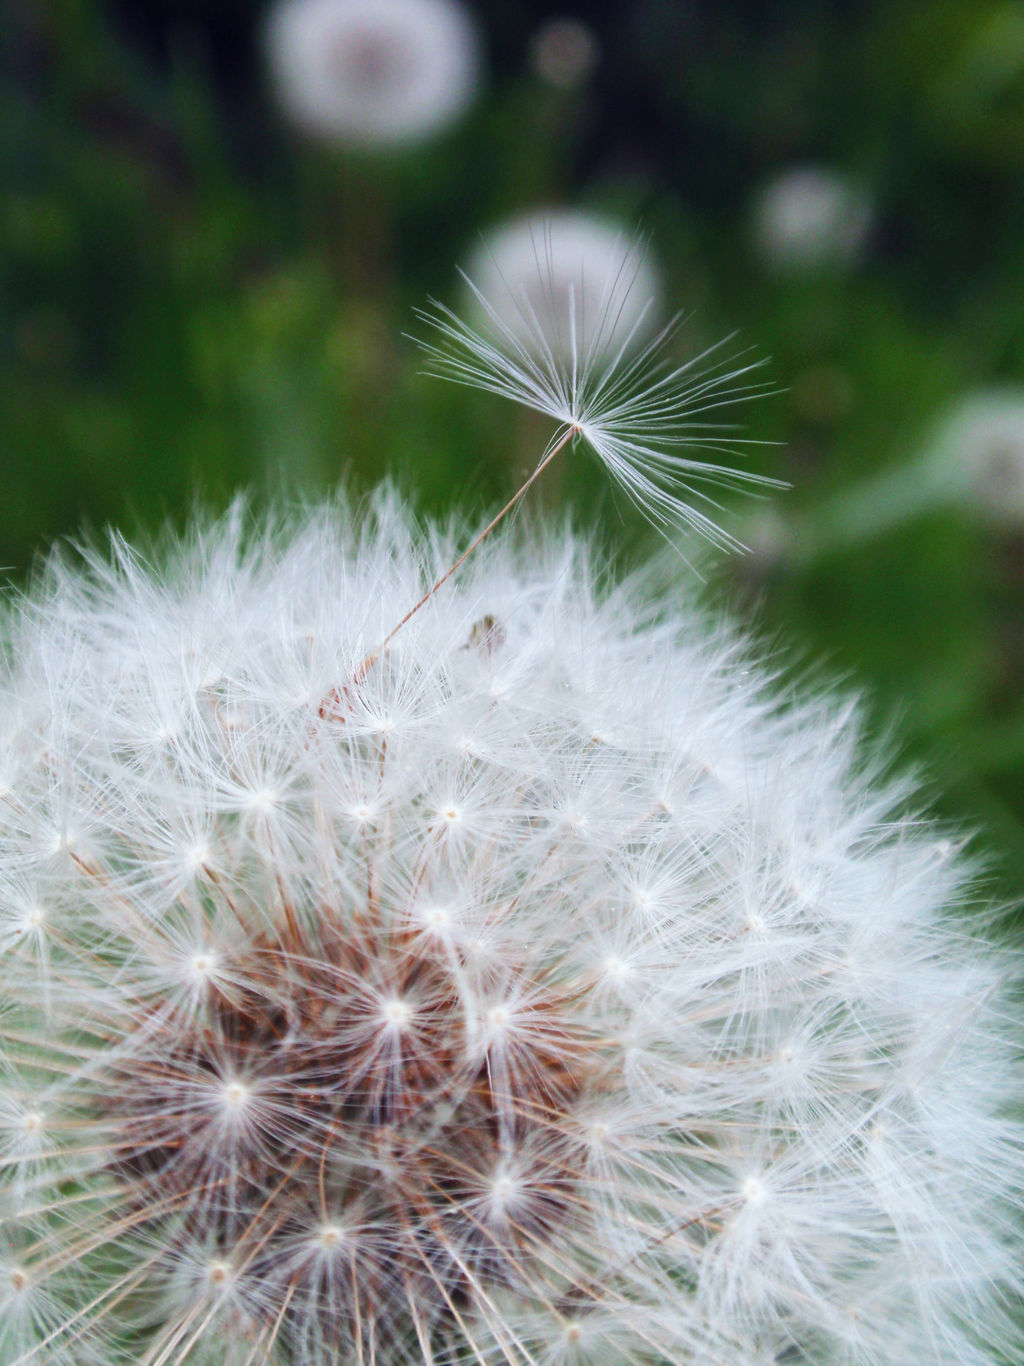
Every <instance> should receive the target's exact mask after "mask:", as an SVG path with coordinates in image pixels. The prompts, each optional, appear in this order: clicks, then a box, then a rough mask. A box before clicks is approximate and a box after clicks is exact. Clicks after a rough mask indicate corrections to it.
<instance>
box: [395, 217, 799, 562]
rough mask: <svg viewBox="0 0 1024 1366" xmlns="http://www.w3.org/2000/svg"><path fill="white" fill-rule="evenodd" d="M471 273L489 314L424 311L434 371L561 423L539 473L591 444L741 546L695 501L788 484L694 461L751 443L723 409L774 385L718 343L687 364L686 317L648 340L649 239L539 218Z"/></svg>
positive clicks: (488, 248)
mask: <svg viewBox="0 0 1024 1366" xmlns="http://www.w3.org/2000/svg"><path fill="white" fill-rule="evenodd" d="M462 277H463V280H464V282H465V284H466V286H467V288H468V290H469V293H470V296H471V300H472V303H473V305H474V311H475V313H476V315H477V318H476V319H472V320H469V321H467V320H465V319H463V318H461V317H460V316H459V315H458V314H456V313H455V312H453V311H452V310H451V309H450V308H448V307H447V306H446V305H444V304H440V303H436V302H435V303H434V305H433V309H432V310H431V311H427V312H423V313H421V314H420V317H421V319H422V320H423V321H424V322H426V323H427V324H428V325H429V326H430V327H431V328H432V329H433V330H434V333H435V335H436V337H437V340H436V341H433V342H428V341H421V342H420V345H421V346H422V348H423V350H424V351H425V352H426V353H427V355H428V356H429V358H430V363H431V368H432V369H433V371H434V373H436V374H439V375H441V376H443V377H445V378H447V379H451V380H455V381H456V382H458V383H461V384H468V385H471V386H473V387H476V388H480V389H485V390H488V391H489V392H491V393H495V394H499V395H501V396H502V397H504V398H509V399H512V400H513V401H514V402H516V403H519V404H521V405H523V406H524V407H526V408H530V409H532V410H533V411H535V412H539V413H542V414H544V415H545V416H547V417H550V418H551V419H552V420H553V421H555V422H557V423H559V424H560V426H559V430H558V431H557V432H556V434H555V435H554V436H553V438H552V441H551V444H550V446H549V447H548V450H547V451H546V452H545V454H544V456H543V457H542V460H541V463H540V465H539V466H538V470H537V471H536V472H535V475H534V477H536V473H539V471H540V470H541V469H543V468H544V467H545V466H546V464H547V463H548V462H549V461H550V460H551V459H552V458H553V457H554V456H555V455H556V454H558V453H559V452H560V451H561V450H562V449H563V448H564V447H565V446H566V445H567V444H568V443H569V442H570V441H572V442H573V444H576V443H579V442H581V441H582V442H583V443H584V444H585V445H586V446H587V447H588V448H589V449H590V450H591V451H592V452H593V453H594V454H595V455H596V456H597V458H598V460H599V461H600V462H601V464H602V465H604V467H605V468H606V469H607V470H608V471H609V473H610V474H611V475H612V476H613V478H614V480H615V481H616V483H617V484H618V485H619V486H620V487H621V488H622V489H623V490H624V492H625V493H626V495H627V496H628V497H629V498H630V500H631V501H632V502H633V503H635V504H636V506H637V507H638V508H639V509H640V511H641V512H642V513H643V515H644V516H645V517H647V518H648V519H649V520H650V521H651V522H653V523H654V524H655V525H658V526H660V527H662V528H665V529H668V528H671V527H677V528H678V527H683V528H687V529H689V530H695V531H699V532H700V533H701V534H703V535H704V536H706V537H708V539H710V540H712V541H714V542H716V543H718V544H720V545H735V544H736V542H735V541H734V539H733V538H732V537H731V536H730V535H728V533H726V532H725V531H723V530H722V528H721V527H719V526H718V525H717V524H716V522H715V520H714V518H713V517H712V516H710V515H708V513H706V512H705V511H704V510H703V509H702V508H701V507H699V506H696V504H698V503H704V504H705V505H706V506H710V507H712V508H715V507H717V504H716V502H715V500H714V498H713V497H712V496H711V495H709V494H708V493H707V492H705V491H702V490H701V488H700V486H701V485H719V486H731V485H736V484H740V485H744V484H746V485H752V484H761V485H767V486H776V487H777V486H778V481H776V480H772V479H767V478H764V477H762V476H759V475H752V474H749V473H747V472H744V471H741V470H736V469H734V468H731V467H726V466H722V465H718V464H713V463H710V462H708V461H706V460H703V459H697V458H695V457H696V455H697V454H698V453H701V452H727V453H729V454H734V453H735V451H736V449H737V448H738V447H740V446H742V445H743V444H744V441H743V439H741V438H737V437H735V436H730V435H729V432H728V428H727V427H725V426H724V425H723V424H722V422H721V421H720V420H718V419H717V416H716V413H717V410H718V409H720V408H722V407H724V406H726V405H728V404H730V403H734V402H736V401H743V400H746V399H749V398H751V397H753V396H754V395H755V394H758V393H761V392H763V390H764V387H765V386H763V385H758V384H756V383H754V382H751V380H750V379H749V376H750V374H751V372H752V371H754V370H756V369H757V367H758V364H759V362H749V363H746V364H742V365H739V366H736V365H735V363H734V359H735V358H733V359H732V360H729V359H724V360H723V359H721V358H720V351H721V347H720V346H713V347H711V348H709V349H708V350H706V351H704V352H702V353H701V354H699V355H696V356H692V357H690V358H689V359H687V360H685V361H683V362H682V363H678V362H677V361H675V360H673V359H671V358H670V357H669V352H668V342H669V340H670V338H671V337H672V336H673V335H674V334H675V333H676V331H677V330H678V328H679V324H680V321H681V319H680V318H679V317H676V318H674V319H672V320H671V321H670V322H669V323H668V324H667V325H666V326H665V327H663V328H662V329H661V330H660V331H658V332H657V333H656V335H655V336H654V337H653V338H650V335H649V334H650V331H651V323H652V321H653V320H652V314H653V313H654V312H655V311H656V295H655V293H654V283H653V277H652V276H651V273H650V267H649V264H648V260H647V253H646V251H645V248H644V245H643V244H642V243H640V242H638V241H636V240H635V239H632V238H629V237H624V236H623V235H622V234H621V233H619V232H616V231H614V230H613V229H611V228H609V227H607V226H606V225H604V224H600V223H597V222H595V221H594V220H591V219H588V218H584V217H581V216H579V215H576V214H564V215H556V216H554V217H537V218H531V219H528V220H525V221H524V222H522V223H519V224H516V225H513V226H512V227H510V228H508V229H507V230H505V231H504V232H502V233H500V234H498V235H497V236H496V237H494V238H492V239H491V240H490V241H489V242H486V243H485V244H484V248H483V249H482V251H481V252H480V253H479V255H478V257H477V258H476V263H475V267H474V268H473V269H472V270H471V271H470V272H462ZM684 452H689V453H688V454H684ZM531 482H532V480H531ZM524 487H529V485H528V484H527V485H526V486H524Z"/></svg>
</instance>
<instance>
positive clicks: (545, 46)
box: [530, 16, 601, 90]
mask: <svg viewBox="0 0 1024 1366" xmlns="http://www.w3.org/2000/svg"><path fill="white" fill-rule="evenodd" d="M600 56H601V49H600V45H599V44H598V41H597V35H596V34H595V33H594V30H593V29H592V28H590V27H589V26H588V25H587V24H585V23H583V21H582V20H580V19H571V18H569V17H567V16H566V17H561V18H554V19H548V20H547V21H546V22H545V23H543V24H542V25H541V26H540V28H539V29H538V30H537V32H536V33H535V34H534V35H533V37H532V38H531V40H530V65H531V67H532V68H533V70H534V71H535V72H536V74H537V75H538V76H539V77H540V78H541V80H542V81H545V82H546V83H547V84H548V85H552V86H555V87H556V88H557V89H559V90H576V89H578V88H579V87H580V86H582V85H585V84H586V82H587V81H588V80H589V79H590V77H591V76H592V75H593V74H594V69H595V68H596V66H597V64H598V62H599V60H600Z"/></svg>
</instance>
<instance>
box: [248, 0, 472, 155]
mask: <svg viewBox="0 0 1024 1366" xmlns="http://www.w3.org/2000/svg"><path fill="white" fill-rule="evenodd" d="M267 35H268V46H269V56H270V62H271V69H272V72H273V75H274V78H275V86H276V89H277V93H278V97H279V99H280V101H281V105H282V107H283V109H284V111H285V113H286V114H287V115H288V117H289V118H290V119H291V120H292V121H293V122H294V123H295V124H296V126H297V127H299V128H300V129H302V131H303V132H306V133H309V134H310V135H312V136H315V137H318V138H320V139H324V140H327V141H329V142H336V143H338V144H341V145H350V146H353V147H363V148H368V149H372V148H377V147H379V148H386V147H390V146H401V145H404V144H409V143H415V142H418V141H422V140H424V139H426V138H430V137H432V136H434V135H435V134H437V133H439V132H441V131H442V130H443V129H444V128H446V127H447V126H448V125H449V124H451V123H453V122H454V121H455V120H456V119H458V118H459V116H460V115H461V114H462V113H463V112H464V111H465V110H466V108H467V107H468V106H469V104H470V102H471V101H472V99H473V97H474V95H475V93H476V89H477V85H478V82H479V77H480V43H479V37H478V34H477V31H476V25H475V23H474V20H473V17H472V14H471V13H470V11H469V10H468V9H466V8H465V6H463V5H462V4H460V3H458V0H281V3H279V4H278V5H277V7H276V8H275V9H274V10H272V12H271V14H270V18H269V23H268V28H267Z"/></svg>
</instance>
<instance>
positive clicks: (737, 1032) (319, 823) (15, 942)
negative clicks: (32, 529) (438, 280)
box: [0, 319, 1024, 1366]
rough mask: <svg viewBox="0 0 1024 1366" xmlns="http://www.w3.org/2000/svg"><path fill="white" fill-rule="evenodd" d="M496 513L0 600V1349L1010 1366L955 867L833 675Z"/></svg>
mask: <svg viewBox="0 0 1024 1366" xmlns="http://www.w3.org/2000/svg"><path fill="white" fill-rule="evenodd" d="M444 325H445V326H450V327H451V328H452V330H453V332H454V336H455V339H465V338H466V337H467V336H468V334H467V333H465V331H464V330H460V329H461V328H462V325H461V324H457V323H456V322H454V321H451V320H450V319H448V321H447V322H445V324H444ZM474 335H475V334H474ZM473 345H474V346H476V347H479V346H480V345H482V343H480V342H479V341H478V340H474V341H473ZM493 354H494V355H495V356H496V355H497V353H496V352H494V353H493ZM491 359H492V353H491V352H490V351H485V352H483V353H482V355H481V359H480V362H479V363H480V365H481V366H486V365H489V364H491ZM467 363H468V362H467ZM495 364H496V362H495ZM630 364H631V363H630ZM509 365H510V367H511V368H510V370H509V372H508V376H507V377H502V375H501V374H500V373H499V372H498V371H497V370H495V371H493V372H488V371H486V369H485V371H484V375H485V378H487V377H489V376H490V377H493V379H494V383H493V385H491V387H499V385H500V384H507V386H508V388H509V389H510V390H511V391H513V392H514V393H518V388H517V386H519V387H521V386H522V380H521V378H520V375H521V374H527V375H529V374H530V373H531V372H528V371H526V370H525V361H524V359H523V355H521V354H519V353H516V356H515V359H514V361H510V362H509ZM627 370H628V366H627ZM536 373H537V374H539V375H543V374H545V373H547V374H550V373H553V372H551V371H548V372H544V371H538V372H536ZM629 373H632V374H633V375H634V376H637V375H639V374H640V373H642V372H640V371H630V372H629ZM681 373H682V375H683V376H684V377H685V376H686V374H687V373H688V372H686V371H685V370H684V371H683V372H681ZM463 378H467V379H468V378H470V375H469V374H468V373H465V372H464V373H463ZM531 382H532V381H531ZM614 382H615V377H614V375H613V376H612V377H611V379H609V380H608V381H607V386H612V385H613V384H614ZM685 382H688V381H686V380H685V378H684V383H685ZM651 383H652V384H653V385H655V386H656V385H657V383H658V381H656V380H654V381H651ZM607 386H606V387H607ZM660 392H661V396H660V397H659V398H658V399H657V400H656V402H657V403H658V404H661V405H662V406H664V404H665V403H666V402H667V401H668V400H667V397H666V395H667V393H668V390H667V389H663V390H661V391H660ZM603 401H607V398H606V395H605V400H603ZM634 401H635V402H636V403H641V405H642V401H641V400H640V399H636V400H634ZM626 403H627V399H626V398H623V399H622V400H621V404H620V409H621V410H625V406H626ZM543 410H544V411H546V410H547V409H546V408H545V409H543ZM644 411H645V410H644V409H643V407H642V406H641V407H640V408H639V416H640V418H641V419H642V418H643V414H644ZM563 420H564V421H565V422H567V423H569V424H570V425H569V426H568V432H567V435H566V436H565V437H564V438H562V440H563V442H564V441H565V440H568V439H569V437H570V436H571V434H572V432H573V431H574V430H575V427H576V425H577V423H578V422H582V421H583V420H584V419H583V418H582V415H581V414H577V415H576V416H575V417H572V416H571V415H570V417H568V418H566V419H563ZM614 420H616V419H615V418H614V415H612V416H609V410H608V408H607V407H605V408H603V409H602V410H601V416H600V421H601V422H602V423H605V424H607V423H609V422H613V421H614ZM588 439H590V438H588ZM498 520H499V519H496V522H495V524H492V528H491V529H490V530H489V532H488V534H486V535H484V536H478V537H477V538H476V542H475V544H476V545H477V547H478V548H477V550H476V552H475V553H474V554H473V555H472V556H470V557H469V558H468V559H466V556H465V554H464V555H462V556H460V557H459V559H458V560H457V559H456V558H455V556H456V553H457V547H458V546H461V545H463V544H465V537H464V535H463V534H462V533H461V531H460V529H459V528H458V527H454V528H451V527H450V528H442V527H438V526H433V525H423V524H418V523H416V522H415V521H414V519H413V518H412V517H411V515H410V514H409V512H408V510H407V509H406V508H404V507H403V505H402V503H401V501H400V500H399V499H398V498H397V497H396V495H394V494H393V493H392V492H389V491H388V490H387V489H385V490H383V491H382V492H380V493H379V494H378V495H377V496H376V498H375V499H374V500H373V501H372V502H371V503H370V504H368V505H366V506H360V507H352V506H349V505H347V504H345V503H344V502H340V501H339V502H337V503H334V504H331V505H329V506H326V507H321V508H313V509H308V510H305V511H299V512H296V513H294V514H292V515H290V516H279V517H277V518H271V519H267V520H265V521H263V522H253V523H252V524H250V520H249V519H248V518H247V516H246V514H245V512H244V509H243V508H241V507H236V508H235V509H234V510H233V511H232V512H231V513H230V515H228V516H227V517H226V518H225V519H223V520H222V521H220V522H215V523H211V524H208V525H206V526H205V527H198V528H196V529H194V530H193V531H192V532H191V533H190V534H189V535H188V537H186V538H185V539H183V540H181V541H177V542H175V541H167V542H166V543H165V544H164V545H163V546H162V547H158V548H157V549H156V550H154V551H153V552H152V553H151V554H150V555H148V556H147V557H143V556H142V555H140V554H138V553H134V552H132V551H131V550H130V549H128V548H127V547H126V546H125V545H124V544H123V543H121V542H120V541H118V540H116V539H115V540H114V541H113V542H112V545H111V547H110V550H109V552H103V551H86V552H84V554H83V556H82V557H81V558H80V560H78V561H71V560H70V559H68V558H66V557H60V556H55V557H54V558H53V559H52V560H51V562H50V564H49V566H48V568H47V570H46V572H45V574H44V575H42V576H41V578H40V579H39V580H38V582H37V583H36V584H35V586H34V587H33V588H31V589H30V590H29V591H28V592H27V593H26V594H25V595H23V596H22V597H20V598H18V599H16V600H13V601H11V602H10V603H9V604H8V605H7V608H6V611H5V614H4V618H3V621H4V626H3V638H4V641H5V653H4V663H3V666H2V668H3V674H2V677H3V690H4V706H3V708H2V710H0V774H2V776H3V784H2V794H0V909H2V912H3V917H2V920H0V924H2V925H3V933H2V935H0V964H2V969H0V970H2V973H3V981H4V986H5V995H4V1002H3V1007H2V1012H0V1219H2V1221H3V1235H4V1237H3V1244H2V1250H0V1359H2V1360H3V1362H4V1366H42V1363H46V1366H83V1364H84V1366H94V1364H95V1366H101V1363H102V1366H118V1364H119V1363H125V1364H126V1366H127V1363H132V1364H133V1366H138V1364H140V1363H141V1366H200V1364H201V1363H202V1364H203V1366H205V1364H206V1363H210V1364H211V1366H212V1363H217V1366H341V1363H346V1364H347V1363H355V1366H371V1364H372V1363H387V1366H403V1364H405V1366H455V1364H456V1363H474V1366H540V1364H541V1363H543V1364H544V1366H555V1363H566V1364H567V1366H568V1364H569V1363H573V1364H574V1366H583V1363H594V1366H609V1363H621V1366H664V1363H671V1364H672V1366H696V1364H697V1363H700V1366H705V1363H706V1364H707V1366H738V1364H739V1363H742V1364H743V1366H754V1364H755V1363H756V1364H757V1366H765V1363H772V1364H773V1366H795V1363H800V1362H804V1363H811V1362H814V1363H826V1362H828V1363H832V1362H834V1363H839V1364H840V1366H854V1363H856V1366H920V1363H921V1362H924V1361H927V1362H928V1363H930V1366H931V1364H932V1363H934V1366H954V1363H960V1364H961V1366H962V1364H963V1363H972V1366H980V1364H981V1363H985V1362H989V1363H992V1364H993V1366H995V1363H997V1362H999V1361H1001V1360H1011V1359H1014V1357H1015V1355H1016V1354H1017V1353H1018V1351H1019V1348H1020V1346H1021V1342H1020V1336H1019V1333H1018V1331H1017V1329H1016V1327H1015V1324H1014V1320H1013V1316H1012V1312H1011V1308H1012V1298H1013V1295H1014V1293H1015V1287H1016V1286H1017V1285H1018V1283H1019V1261H1018V1255H1017V1247H1018V1246H1019V1219H1018V1216H1019V1213H1020V1203H1021V1185H1022V1178H1024V1143H1022V1142H1021V1139H1022V1133H1021V1126H1020V1124H1019V1122H1018V1121H1017V1120H1016V1119H1015V1118H1014V1117H1013V1106H1014V1103H1015V1101H1016V1099H1017V1096H1018V1094H1019V1079H1018V1077H1017V1073H1016V1064H1015V1057H1016V1055H1015V1040H1014V1037H1013V1031H1012V1029H1011V1027H1010V1023H1009V1009H1010V996H1009V993H1010V991H1011V989H1012V986H1013V979H1014V972H1015V969H1014V965H1013V964H1011V963H1009V962H1008V961H1007V959H1006V957H1005V955H1003V954H1000V953H998V952H997V951H996V950H995V949H993V948H991V947H989V946H988V945H987V944H986V943H985V941H984V940H983V939H982V938H981V937H980V936H979V935H973V934H971V933H970V931H969V930H968V928H967V926H966V924H965V922H964V920H963V918H962V916H961V915H960V914H959V912H960V911H961V910H962V909H963V906H964V904H965V902H966V901H967V899H968V898H969V897H970V895H971V893H970V873H971V869H970V866H969V864H968V863H967V862H966V861H965V860H964V859H963V858H962V857H961V856H960V855H959V854H958V853H957V852H956V850H955V849H954V847H953V844H952V842H951V841H950V840H949V839H948V837H944V836H940V835H939V834H938V832H936V831H935V830H932V829H930V828H929V826H928V825H927V823H922V822H921V821H920V820H917V819H915V818H914V817H913V816H912V815H911V814H908V812H907V807H908V799H909V795H910V794H909V792H908V789H907V786H906V785H905V784H903V783H900V782H898V781H893V780H886V779H885V778H883V777H882V776H881V775H880V774H879V773H878V772H877V771H876V769H877V766H875V767H874V768H873V767H872V765H870V764H865V763H864V761H863V760H862V758H861V757H860V749H859V745H858V742H857V737H856V719H855V709H853V708H851V707H850V706H849V705H846V704H843V703H841V702H839V701H838V700H835V699H829V698H827V697H826V698H819V699H809V700H808V699H805V700H803V701H797V700H790V699H780V698H779V697H778V695H777V693H776V691H775V689H774V688H773V685H772V683H771V681H770V677H769V674H768V672H767V670H765V669H764V668H763V667H762V666H761V665H759V664H758V662H757V660H756V659H755V658H754V657H753V652H752V650H751V649H750V647H749V646H747V645H745V644H744V643H743V642H742V641H741V640H740V639H738V637H737V636H736V635H735V633H734V632H733V631H732V630H731V629H729V628H728V627H727V626H724V625H722V624H719V623H716V622H714V621H712V620H710V619H709V618H708V617H707V616H706V615H705V614H703V613H702V612H701V611H700V610H699V609H698V608H697V607H696V606H694V604H693V603H692V602H690V601H688V600H687V599H686V597H685V595H681V594H680V593H678V592H674V593H673V595H672V597H671V599H663V598H660V597H659V596H658V595H657V594H656V593H655V592H654V591H653V579H652V577H651V576H650V575H648V574H647V573H646V572H643V571H641V572H640V573H638V574H637V575H636V576H635V577H634V578H632V579H628V580H626V581H625V582H621V583H617V584H616V583H609V582H608V581H607V580H606V578H605V576H604V575H603V574H602V573H601V572H600V571H599V570H598V568H597V567H596V562H595V557H594V556H593V555H592V554H591V552H590V550H589V548H588V547H587V545H586V544H585V543H583V542H581V541H580V540H579V539H578V538H576V537H574V536H573V535H572V534H570V533H569V532H568V531H565V530H557V529H551V528H548V529H544V528H543V527H539V528H537V529H536V530H534V531H533V532H530V531H529V530H528V529H523V528H521V527H514V526H512V525H511V524H510V522H509V520H508V519H505V520H504V521H501V522H500V525H499V524H497V523H498ZM463 562H464V563H463ZM453 564H463V567H462V568H461V572H460V573H459V574H458V575H454V574H453V572H452V566H453ZM410 604H412V606H410ZM403 614H404V615H403ZM396 623H397V625H396Z"/></svg>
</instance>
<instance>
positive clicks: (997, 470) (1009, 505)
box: [929, 388, 1024, 526]
mask: <svg viewBox="0 0 1024 1366" xmlns="http://www.w3.org/2000/svg"><path fill="white" fill-rule="evenodd" d="M929 460H930V462H932V463H933V465H934V467H935V470H936V474H937V476H938V478H939V479H940V480H941V482H942V484H943V486H944V487H946V488H948V490H949V492H950V493H951V494H952V495H953V496H954V497H957V496H961V495H963V494H966V495H967V496H968V497H969V498H970V499H971V500H972V501H973V503H974V504H975V506H976V507H977V509H978V510H979V511H980V512H982V513H983V514H984V515H985V516H986V517H989V518H991V519H992V520H993V521H995V522H1003V523H1006V524H1007V525H1010V526H1022V525H1024V390H1021V389H1012V388H1006V389H990V390H983V391H981V392H979V393H975V394H971V395H969V396H968V397H967V398H965V399H963V400H962V401H961V402H960V403H959V404H958V405H957V407H956V408H954V409H953V411H952V412H951V413H950V414H949V416H948V417H947V418H946V419H945V421H944V422H943V424H942V426H941V427H940V428H939V430H938V431H937V433H936V435H935V437H934V442H933V445H932V447H931V449H930V453H929Z"/></svg>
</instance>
